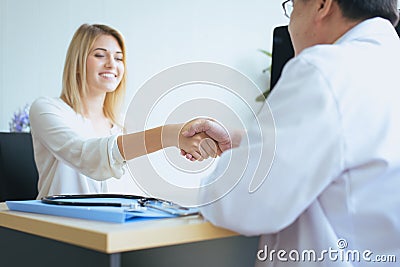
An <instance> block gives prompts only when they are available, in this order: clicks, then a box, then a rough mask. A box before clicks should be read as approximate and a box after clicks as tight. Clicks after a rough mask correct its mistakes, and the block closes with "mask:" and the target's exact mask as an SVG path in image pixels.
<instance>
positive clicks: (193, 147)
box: [178, 119, 241, 161]
mask: <svg viewBox="0 0 400 267" xmlns="http://www.w3.org/2000/svg"><path fill="white" fill-rule="evenodd" d="M239 139H241V136H238V135H237V134H235V138H231V136H230V134H229V133H228V131H227V129H225V128H224V127H223V126H222V125H221V124H219V123H218V122H216V121H215V120H212V119H195V120H192V121H189V122H188V123H186V124H184V125H183V127H182V129H181V131H180V137H179V145H178V146H179V148H180V149H181V154H182V155H183V156H185V157H186V158H187V159H189V160H191V161H195V160H198V161H202V160H204V159H207V158H209V157H213V158H215V157H217V156H220V155H221V154H222V153H223V152H224V151H226V150H228V149H231V148H232V147H235V146H237V145H238V143H240V140H239Z"/></svg>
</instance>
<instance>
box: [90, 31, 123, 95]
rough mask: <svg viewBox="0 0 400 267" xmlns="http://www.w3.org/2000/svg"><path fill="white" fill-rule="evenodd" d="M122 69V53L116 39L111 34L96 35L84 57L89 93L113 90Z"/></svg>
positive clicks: (120, 76) (120, 77)
mask: <svg viewBox="0 0 400 267" xmlns="http://www.w3.org/2000/svg"><path fill="white" fill-rule="evenodd" d="M124 71H125V66H124V63H123V53H122V49H121V47H120V45H119V44H118V41H117V39H115V37H113V36H111V35H102V36H100V37H98V38H97V40H96V41H95V42H94V44H93V47H92V49H91V50H90V51H89V55H88V57H87V59H86V75H87V77H86V78H87V83H88V87H89V94H92V95H93V94H104V93H107V92H113V91H114V90H115V89H116V88H117V87H118V85H119V83H120V82H121V79H122V76H123V74H124Z"/></svg>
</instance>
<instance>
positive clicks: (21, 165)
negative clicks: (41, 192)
mask: <svg viewBox="0 0 400 267" xmlns="http://www.w3.org/2000/svg"><path fill="white" fill-rule="evenodd" d="M38 178H39V175H38V172H37V169H36V164H35V160H34V156H33V146H32V136H31V134H30V133H0V202H4V201H6V200H25V199H35V198H36V196H37V194H38V191H37V182H38Z"/></svg>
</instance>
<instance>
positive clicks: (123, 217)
mask: <svg viewBox="0 0 400 267" xmlns="http://www.w3.org/2000/svg"><path fill="white" fill-rule="evenodd" d="M96 201H101V202H105V201H110V200H109V199H97V200H96ZM113 201H114V202H115V200H113ZM6 204H7V206H8V208H9V209H10V210H13V211H24V212H33V213H41V214H49V215H57V216H65V217H73V218H80V219H88V220H96V221H105V222H114V223H125V222H130V221H138V220H149V219H156V218H171V217H176V215H172V214H169V213H166V212H163V211H158V210H154V209H145V210H141V211H130V210H128V209H127V208H126V207H104V206H101V207H97V206H96V207H88V206H63V205H51V204H45V203H42V202H41V201H40V200H23V201H6Z"/></svg>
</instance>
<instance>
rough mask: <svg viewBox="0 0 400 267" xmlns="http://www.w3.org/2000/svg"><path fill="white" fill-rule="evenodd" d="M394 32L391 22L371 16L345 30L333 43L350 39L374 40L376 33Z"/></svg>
mask: <svg viewBox="0 0 400 267" xmlns="http://www.w3.org/2000/svg"><path fill="white" fill-rule="evenodd" d="M382 34H384V35H387V34H389V35H390V34H392V35H393V34H395V31H394V29H393V26H392V24H391V23H390V22H389V21H388V20H387V19H383V18H379V17H376V18H371V19H367V20H364V21H362V22H360V23H359V24H357V25H356V26H354V27H353V28H352V29H350V30H349V31H348V32H346V33H345V34H344V35H343V36H342V37H340V38H339V39H338V40H337V41H336V42H335V43H337V44H340V43H344V42H348V41H352V40H361V39H362V40H365V39H371V40H376V39H375V37H376V35H382Z"/></svg>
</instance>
